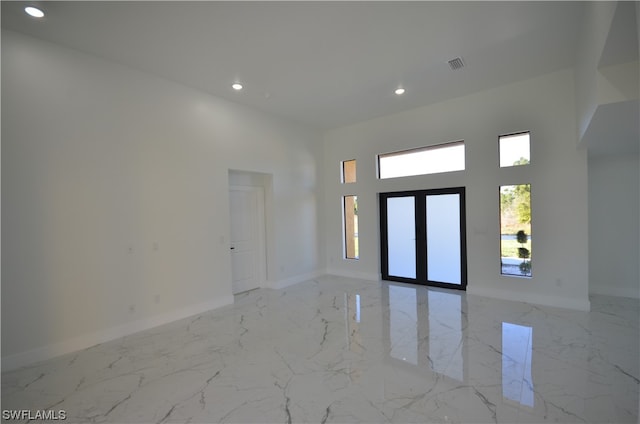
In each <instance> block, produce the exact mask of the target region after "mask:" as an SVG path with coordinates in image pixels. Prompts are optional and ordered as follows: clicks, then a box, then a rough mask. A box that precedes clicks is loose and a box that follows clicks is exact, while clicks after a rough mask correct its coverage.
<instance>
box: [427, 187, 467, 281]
mask: <svg viewBox="0 0 640 424" xmlns="http://www.w3.org/2000/svg"><path fill="white" fill-rule="evenodd" d="M426 215H427V216H426V221H427V280H429V281H433V282H438V283H447V284H462V270H461V260H460V259H461V258H460V254H461V249H460V241H461V237H460V194H458V193H455V194H436V195H427V205H426Z"/></svg>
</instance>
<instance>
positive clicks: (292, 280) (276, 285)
mask: <svg viewBox="0 0 640 424" xmlns="http://www.w3.org/2000/svg"><path fill="white" fill-rule="evenodd" d="M324 274H325V272H324V271H323V270H316V271H313V272H308V273H306V274H300V275H295V276H293V277H289V278H285V279H283V280H278V281H271V282H267V284H266V287H267V288H270V289H274V290H279V289H283V288H285V287H289V286H293V285H294V284H298V283H302V282H304V281H308V280H313V279H314V278H318V277H319V276H321V275H324Z"/></svg>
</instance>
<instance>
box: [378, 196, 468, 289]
mask: <svg viewBox="0 0 640 424" xmlns="http://www.w3.org/2000/svg"><path fill="white" fill-rule="evenodd" d="M464 194H465V189H464V187H455V188H443V189H434V190H419V191H403V192H395V193H380V242H381V246H380V251H381V264H382V278H383V279H384V280H391V281H400V282H405V283H415V284H427V285H432V286H439V287H446V288H454V289H459V290H465V289H466V287H467V243H466V239H467V237H466V226H465V221H466V219H465V200H464Z"/></svg>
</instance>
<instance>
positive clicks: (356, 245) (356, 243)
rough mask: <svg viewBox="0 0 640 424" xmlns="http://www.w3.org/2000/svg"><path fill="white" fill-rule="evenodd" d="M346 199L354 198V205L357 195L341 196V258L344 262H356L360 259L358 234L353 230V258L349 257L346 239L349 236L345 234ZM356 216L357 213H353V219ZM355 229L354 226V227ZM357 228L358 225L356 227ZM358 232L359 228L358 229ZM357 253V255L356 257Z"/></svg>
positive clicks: (356, 202)
mask: <svg viewBox="0 0 640 424" xmlns="http://www.w3.org/2000/svg"><path fill="white" fill-rule="evenodd" d="M347 197H354V198H355V204H356V205H357V204H358V195H357V194H345V195H343V196H342V249H343V254H342V258H343V259H345V260H352V261H357V260H359V259H360V234H359V231H356V229H355V228H354V231H353V242H354V247H353V248H354V252H353V253H354V256H353V257H349V246H348V237H349V235H348V234H347ZM356 216H358V214H357V213H354V218H355V217H356ZM354 227H355V226H354ZM358 227H359V225H358ZM358 230H359V228H358ZM355 234H358V237H356V236H355ZM356 252H357V255H356Z"/></svg>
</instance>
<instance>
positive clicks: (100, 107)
mask: <svg viewBox="0 0 640 424" xmlns="http://www.w3.org/2000/svg"><path fill="white" fill-rule="evenodd" d="M2 106H3V108H2V124H3V125H2V153H3V154H2V200H3V209H2V226H3V232H2V246H3V249H2V264H3V268H2V356H3V367H4V368H10V367H13V366H16V365H20V364H22V363H27V362H30V361H32V360H37V359H42V358H45V357H49V356H53V355H57V354H61V353H64V352H68V351H71V350H75V349H79V348H83V347H87V346H88V345H91V344H94V343H97V342H101V341H104V340H106V339H109V338H114V337H117V336H120V335H122V334H126V333H128V332H131V331H134V330H137V329H141V328H146V327H149V326H152V325H157V324H159V323H162V322H166V321H170V320H172V319H177V318H180V317H183V316H187V315H190V314H194V313H198V312H200V311H202V310H206V309H210V308H213V307H216V306H220V305H223V304H227V303H230V302H232V301H233V297H232V295H231V282H230V280H231V276H230V272H231V271H230V261H229V246H228V239H229V209H228V208H229V206H228V185H229V182H228V170H229V169H242V170H249V171H257V172H263V173H267V174H271V175H272V176H273V177H272V181H273V201H274V203H273V204H274V207H273V240H272V245H271V251H270V255H271V257H273V258H274V259H273V261H274V264H275V265H276V269H275V270H274V271H273V273H272V274H271V275H272V276H273V278H274V279H275V280H276V281H275V283H279V284H280V285H283V284H286V283H291V282H295V281H297V280H299V279H300V278H303V277H305V276H308V275H309V274H310V273H311V274H313V273H315V272H316V271H317V270H318V267H319V265H320V261H321V260H322V256H321V254H320V248H319V243H320V241H321V240H320V238H319V236H318V234H319V228H318V225H319V224H318V218H317V216H316V210H317V202H318V196H319V194H320V195H321V193H319V188H318V182H319V181H321V180H320V179H319V178H318V175H321V174H320V173H319V168H318V158H319V157H321V155H322V139H321V137H320V135H319V134H318V133H315V132H313V131H311V130H309V129H306V128H303V127H300V126H296V125H293V124H290V123H286V122H284V121H281V120H279V119H275V118H272V117H268V116H266V115H264V114H262V113H259V112H256V111H253V110H251V109H248V108H245V107H242V106H239V105H237V104H234V103H231V102H228V101H225V100H222V99H218V98H215V97H212V96H209V95H206V94H204V93H201V92H198V91H195V90H191V89H189V88H187V87H184V86H181V85H178V84H174V83H172V82H169V81H166V80H163V79H160V78H156V77H154V76H151V75H149V74H145V73H141V72H138V71H135V70H132V69H129V68H126V67H123V66H120V65H117V64H114V63H110V62H106V61H104V60H101V59H98V58H95V57H92V56H89V55H85V54H82V53H79V52H76V51H73V50H69V49H66V48H63V47H61V46H57V45H55V44H50V43H47V42H42V41H39V40H36V39H34V38H29V37H26V36H23V35H19V34H17V33H14V32H7V31H3V33H2ZM156 246H157V249H156Z"/></svg>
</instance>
